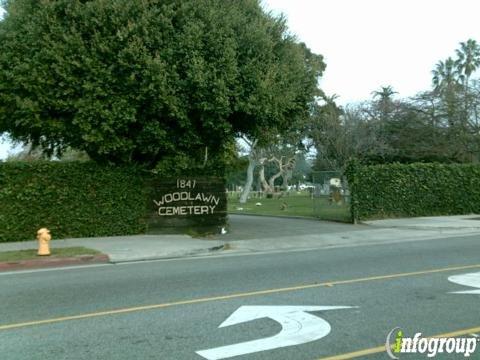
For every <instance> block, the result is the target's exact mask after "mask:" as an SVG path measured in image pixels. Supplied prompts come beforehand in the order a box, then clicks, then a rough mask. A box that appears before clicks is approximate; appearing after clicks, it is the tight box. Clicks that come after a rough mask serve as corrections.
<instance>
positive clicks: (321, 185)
mask: <svg viewBox="0 0 480 360" xmlns="http://www.w3.org/2000/svg"><path fill="white" fill-rule="evenodd" d="M312 180H313V184H314V186H315V188H314V191H313V211H314V213H315V216H317V217H318V218H319V219H322V220H334V221H342V222H351V221H352V216H351V213H350V191H349V189H348V183H347V180H346V178H345V176H343V174H342V173H341V172H339V171H318V172H314V173H313V174H312Z"/></svg>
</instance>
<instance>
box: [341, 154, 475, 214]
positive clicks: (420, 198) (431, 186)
mask: <svg viewBox="0 0 480 360" xmlns="http://www.w3.org/2000/svg"><path fill="white" fill-rule="evenodd" d="M346 176H347V179H348V182H349V186H350V191H351V193H352V201H351V211H352V217H353V219H355V220H368V219H379V218H387V217H410V216H412V217H413V216H436V215H459V214H470V213H479V212H480V166H478V165H463V164H437V163H431V164H424V163H416V164H386V165H360V164H358V163H355V162H352V163H350V165H349V166H348V169H347V172H346Z"/></svg>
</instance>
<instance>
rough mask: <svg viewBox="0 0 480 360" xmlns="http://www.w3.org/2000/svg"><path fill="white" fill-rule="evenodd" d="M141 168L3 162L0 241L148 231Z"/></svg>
mask: <svg viewBox="0 0 480 360" xmlns="http://www.w3.org/2000/svg"><path fill="white" fill-rule="evenodd" d="M144 179H145V177H144V175H143V173H142V172H141V170H139V169H136V168H132V167H105V166H100V165H96V164H94V163H90V162H87V163H81V162H30V163H27V162H6V163H0V242H6V241H23V240H31V239H34V238H35V234H36V231H37V229H39V228H41V227H48V228H49V229H50V230H51V232H52V236H53V237H55V238H57V239H58V238H69V237H88V236H110V235H127V234H138V233H142V232H145V230H146V227H147V224H146V219H145V209H146V201H147V196H148V192H147V188H146V187H145V186H144Z"/></svg>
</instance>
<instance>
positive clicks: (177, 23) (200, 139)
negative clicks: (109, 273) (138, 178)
mask: <svg viewBox="0 0 480 360" xmlns="http://www.w3.org/2000/svg"><path fill="white" fill-rule="evenodd" d="M0 1H1V0H0ZM3 2H4V6H5V8H6V10H7V14H6V16H5V19H4V20H3V21H1V22H0V133H1V132H8V133H9V134H10V136H11V137H12V138H13V139H14V140H19V141H23V142H28V143H31V144H32V145H33V146H37V145H40V146H41V147H42V148H44V149H45V150H46V151H47V152H49V153H54V152H61V151H62V150H63V149H65V148H67V147H72V148H75V149H78V150H83V151H86V152H87V153H88V155H89V156H90V157H91V158H92V159H94V160H97V161H108V162H113V163H126V162H136V163H141V164H145V165H147V166H149V167H154V166H155V165H156V164H157V163H159V162H161V161H166V162H168V161H172V162H173V163H178V162H180V161H181V160H182V159H183V160H182V161H183V163H184V166H188V165H189V161H190V160H192V159H193V160H194V161H197V162H198V163H203V162H204V161H205V160H206V159H207V157H208V154H215V153H221V152H222V151H224V149H225V148H226V147H228V146H229V144H231V141H232V139H233V138H234V136H236V135H238V134H244V135H246V136H249V137H252V138H259V137H261V135H262V134H264V133H267V132H271V131H273V130H274V131H275V132H279V133H281V132H282V131H284V130H285V129H287V128H288V127H289V125H290V124H291V123H292V122H295V121H296V119H300V118H304V117H305V116H306V114H308V104H309V103H310V102H311V101H312V100H313V98H314V96H315V95H316V93H317V91H318V90H317V78H318V77H319V76H320V75H321V73H322V71H323V69H324V66H325V65H324V63H323V61H322V57H321V56H319V55H315V54H313V53H311V52H310V50H309V49H308V48H306V47H305V45H303V44H300V43H298V42H297V41H296V40H295V38H294V37H292V36H290V35H289V33H288V30H287V27H286V24H285V20H284V19H283V18H281V17H280V18H276V17H273V16H272V15H270V14H267V13H265V12H264V11H263V9H262V8H261V6H260V4H259V1H258V0H235V1H233V0H138V1H131V0H90V1H86V0H42V1H38V0H4V1H3Z"/></svg>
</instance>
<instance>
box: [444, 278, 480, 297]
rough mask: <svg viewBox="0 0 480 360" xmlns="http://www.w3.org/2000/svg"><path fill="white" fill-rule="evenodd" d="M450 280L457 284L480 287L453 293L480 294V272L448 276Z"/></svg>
mask: <svg viewBox="0 0 480 360" xmlns="http://www.w3.org/2000/svg"><path fill="white" fill-rule="evenodd" d="M448 280H449V281H451V282H454V283H456V284H460V285H464V286H470V287H474V288H478V289H479V290H466V291H455V292H453V294H478V295H480V272H476V273H469V274H462V275H453V276H450V277H449V278H448Z"/></svg>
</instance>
